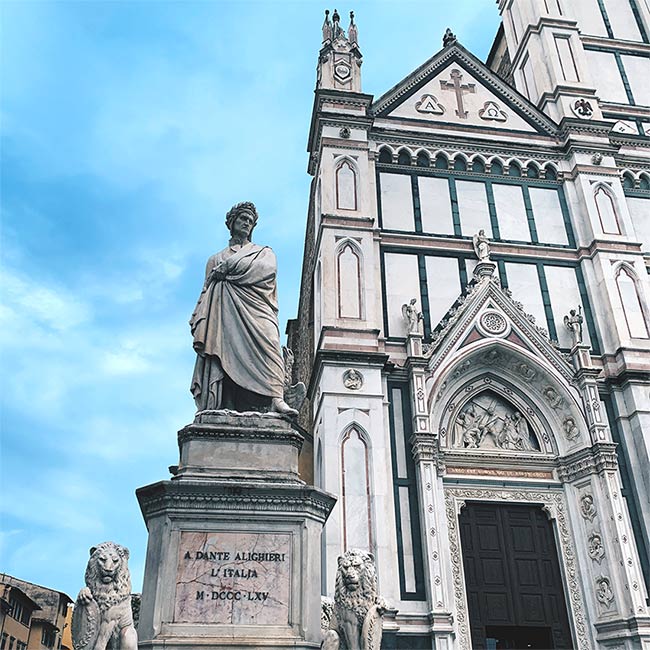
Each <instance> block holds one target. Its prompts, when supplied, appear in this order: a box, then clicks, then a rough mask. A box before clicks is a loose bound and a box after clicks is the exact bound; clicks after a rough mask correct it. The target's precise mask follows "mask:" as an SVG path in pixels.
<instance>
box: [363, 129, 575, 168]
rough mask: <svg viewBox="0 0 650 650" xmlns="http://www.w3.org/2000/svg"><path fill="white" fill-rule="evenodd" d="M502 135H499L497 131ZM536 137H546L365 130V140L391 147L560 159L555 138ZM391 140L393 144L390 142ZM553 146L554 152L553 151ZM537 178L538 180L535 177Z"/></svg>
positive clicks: (479, 130)
mask: <svg viewBox="0 0 650 650" xmlns="http://www.w3.org/2000/svg"><path fill="white" fill-rule="evenodd" d="M476 132H477V133H485V131H484V130H483V129H479V128H476ZM499 135H503V134H501V133H500V134H499ZM537 137H539V138H542V139H543V140H546V142H544V143H540V144H539V145H537V144H530V145H528V146H522V142H521V138H519V137H513V136H511V138H512V142H510V141H508V139H502V140H499V139H495V138H491V139H490V140H483V139H477V138H471V137H463V136H459V135H458V134H450V135H448V136H446V137H442V136H441V133H440V131H439V130H431V131H430V132H429V133H421V132H419V131H410V132H408V131H395V130H390V131H389V130H387V129H379V128H377V127H376V126H375V127H374V128H373V129H372V130H371V131H370V132H369V133H368V139H369V140H370V141H373V142H377V143H378V144H379V145H381V144H388V145H391V146H392V147H393V148H398V147H399V146H400V145H407V146H413V147H417V148H421V147H424V148H428V149H431V150H439V149H441V150H445V151H454V152H456V151H462V152H466V151H471V152H473V153H482V154H487V155H491V156H502V157H503V156H505V157H506V158H525V159H527V160H528V159H531V158H532V159H538V160H545V161H547V162H548V161H551V162H557V161H558V160H560V159H563V158H564V156H563V155H562V154H563V152H562V151H560V150H559V146H560V145H559V142H558V140H557V138H553V137H549V136H542V135H539V134H538V135H537ZM393 143H394V144H393ZM555 149H557V151H554V150H555ZM535 180H538V179H535Z"/></svg>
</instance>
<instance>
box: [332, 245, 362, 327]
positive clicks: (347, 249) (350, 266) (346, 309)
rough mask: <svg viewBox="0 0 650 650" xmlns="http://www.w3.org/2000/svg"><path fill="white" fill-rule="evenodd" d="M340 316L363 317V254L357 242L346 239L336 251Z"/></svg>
mask: <svg viewBox="0 0 650 650" xmlns="http://www.w3.org/2000/svg"><path fill="white" fill-rule="evenodd" d="M336 275H337V298H338V316H339V318H357V319H358V318H362V317H363V315H362V311H363V302H362V295H363V292H362V286H361V281H362V280H361V279H362V277H363V275H362V256H361V249H360V248H359V246H358V245H357V243H356V242H353V241H351V240H349V239H346V240H344V241H343V242H341V243H340V244H339V246H338V249H337V253H336Z"/></svg>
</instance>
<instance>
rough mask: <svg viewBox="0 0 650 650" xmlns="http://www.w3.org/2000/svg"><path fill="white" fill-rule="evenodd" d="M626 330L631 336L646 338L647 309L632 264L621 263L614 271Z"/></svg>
mask: <svg viewBox="0 0 650 650" xmlns="http://www.w3.org/2000/svg"><path fill="white" fill-rule="evenodd" d="M614 277H615V279H616V288H617V289H618V296H619V300H620V301H621V308H622V309H623V315H624V317H625V323H626V325H627V331H628V333H629V335H630V336H631V337H632V338H641V339H647V338H648V321H649V318H648V313H647V312H648V309H647V307H646V306H645V304H644V301H643V299H642V297H641V296H642V293H641V285H640V282H639V278H638V276H637V274H636V272H635V270H634V268H632V266H630V265H629V264H626V263H624V262H623V263H621V264H619V265H618V267H617V268H616V271H615V273H614Z"/></svg>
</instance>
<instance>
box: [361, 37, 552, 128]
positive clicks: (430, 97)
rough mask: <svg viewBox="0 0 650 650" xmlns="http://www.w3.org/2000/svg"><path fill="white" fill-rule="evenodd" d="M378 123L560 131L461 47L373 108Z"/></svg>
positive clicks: (431, 62)
mask: <svg viewBox="0 0 650 650" xmlns="http://www.w3.org/2000/svg"><path fill="white" fill-rule="evenodd" d="M370 110H371V112H372V113H373V114H374V115H376V116H378V117H387V118H398V119H400V120H418V121H419V122H423V121H424V122H434V123H447V124H458V125H462V126H470V127H484V128H489V129H503V130H508V131H517V132H535V133H542V134H545V135H553V134H555V133H556V132H557V125H556V124H555V123H554V122H553V121H552V120H551V119H550V118H549V117H547V116H546V115H545V114H544V113H542V112H541V111H540V110H539V109H538V108H537V107H536V106H535V105H533V104H532V103H531V102H529V101H528V100H527V99H526V98H525V97H524V96H523V95H521V94H520V93H519V92H517V91H516V90H515V89H514V88H513V87H512V86H510V85H509V84H507V83H506V82H505V81H503V79H501V78H500V77H499V76H498V75H496V74H495V73H494V72H492V70H490V69H489V68H488V67H487V66H486V65H485V64H484V63H482V62H481V61H479V60H478V59H477V58H476V57H475V56H474V55H473V54H471V53H470V52H468V51H467V50H466V49H465V48H464V47H463V46H462V45H459V44H458V43H456V44H454V45H450V46H448V47H445V48H444V49H442V50H441V51H440V52H438V53H437V54H436V55H434V56H433V57H432V58H431V59H429V60H428V61H427V62H426V63H424V64H423V65H422V66H420V67H419V68H418V69H417V70H415V71H414V72H412V73H411V74H410V75H409V76H408V77H406V78H405V79H403V80H402V81H401V82H400V83H398V84H397V85H396V86H394V87H393V88H391V90H389V91H388V92H387V93H385V94H384V95H382V96H381V97H380V98H379V99H378V100H377V101H376V102H375V103H374V104H373V105H372V106H371V109H370Z"/></svg>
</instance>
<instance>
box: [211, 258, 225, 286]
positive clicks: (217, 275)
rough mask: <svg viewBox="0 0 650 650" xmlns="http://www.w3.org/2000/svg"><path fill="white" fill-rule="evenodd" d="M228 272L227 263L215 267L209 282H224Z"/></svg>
mask: <svg viewBox="0 0 650 650" xmlns="http://www.w3.org/2000/svg"><path fill="white" fill-rule="evenodd" d="M227 272H228V269H227V268H226V263H225V262H220V263H219V264H217V266H215V267H214V268H213V269H212V271H210V275H209V276H208V282H211V281H213V280H214V281H215V282H219V281H220V280H223V279H224V278H225V277H226V273H227Z"/></svg>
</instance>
